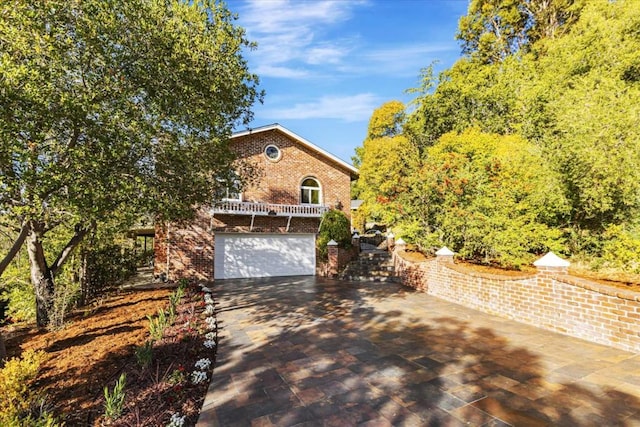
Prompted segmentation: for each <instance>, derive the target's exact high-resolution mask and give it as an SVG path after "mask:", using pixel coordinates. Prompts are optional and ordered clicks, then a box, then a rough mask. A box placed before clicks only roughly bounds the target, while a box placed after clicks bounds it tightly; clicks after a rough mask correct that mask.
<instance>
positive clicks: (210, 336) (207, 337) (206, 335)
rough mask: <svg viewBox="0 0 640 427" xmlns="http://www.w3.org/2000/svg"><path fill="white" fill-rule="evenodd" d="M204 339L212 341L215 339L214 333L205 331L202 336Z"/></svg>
mask: <svg viewBox="0 0 640 427" xmlns="http://www.w3.org/2000/svg"><path fill="white" fill-rule="evenodd" d="M204 339H206V340H207V341H214V340H215V339H216V334H215V333H214V332H207V333H206V334H205V336H204Z"/></svg>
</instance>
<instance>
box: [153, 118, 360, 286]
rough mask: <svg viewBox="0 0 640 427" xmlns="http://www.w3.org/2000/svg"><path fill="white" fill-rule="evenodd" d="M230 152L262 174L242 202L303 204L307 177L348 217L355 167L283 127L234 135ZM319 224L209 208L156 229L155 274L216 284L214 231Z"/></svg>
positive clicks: (307, 229) (324, 200)
mask: <svg viewBox="0 0 640 427" xmlns="http://www.w3.org/2000/svg"><path fill="white" fill-rule="evenodd" d="M268 145H275V146H277V147H278V148H279V149H280V152H281V156H280V158H279V159H278V160H277V161H273V160H270V159H268V158H267V157H266V156H265V155H264V150H265V147H266V146H268ZM230 148H231V149H232V151H233V152H234V153H235V154H236V156H237V158H238V159H243V160H246V161H248V162H250V163H252V164H253V165H255V166H257V167H258V168H259V170H260V176H261V178H260V179H259V181H258V183H257V184H255V185H253V186H251V187H249V188H246V189H245V191H244V192H243V193H242V201H243V202H253V203H273V204H282V205H300V186H301V184H302V182H303V181H304V179H306V178H309V177H311V178H314V179H316V180H317V181H318V183H319V184H320V205H323V206H328V207H332V208H336V207H340V208H341V210H342V211H343V212H344V213H345V214H346V215H347V216H349V215H350V201H351V194H350V191H351V179H352V176H353V174H354V171H353V169H351V170H350V169H349V168H346V167H345V166H344V164H341V163H340V162H339V161H336V160H335V159H333V158H332V157H331V156H330V155H329V156H327V155H325V154H323V153H321V152H319V151H317V150H314V149H313V148H311V147H309V146H308V144H305V143H304V142H301V141H300V140H297V139H296V138H295V137H293V136H292V135H291V134H290V133H289V132H288V131H286V130H284V129H283V128H281V127H273V128H271V129H268V130H258V131H256V132H254V133H247V134H244V135H242V136H237V137H234V138H232V140H231V141H230ZM319 226H320V218H309V217H292V218H291V219H289V218H288V216H286V215H280V216H273V217H272V216H258V215H257V216H255V217H253V218H252V217H251V215H225V214H215V215H212V214H211V213H210V212H209V209H208V208H206V207H205V208H203V209H201V210H200V211H199V212H198V215H197V216H196V218H195V220H194V221H193V222H191V223H189V224H184V225H177V224H169V225H161V224H157V225H156V236H155V239H154V251H155V263H154V266H155V267H154V274H155V275H156V277H162V278H165V279H167V280H178V279H180V278H189V279H195V280H199V281H211V280H213V277H214V271H213V269H214V257H215V233H216V232H225V233H229V232H238V233H249V232H251V233H314V234H315V233H317V232H318V229H319ZM167 260H168V261H167Z"/></svg>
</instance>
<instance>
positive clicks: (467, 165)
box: [360, 0, 640, 269]
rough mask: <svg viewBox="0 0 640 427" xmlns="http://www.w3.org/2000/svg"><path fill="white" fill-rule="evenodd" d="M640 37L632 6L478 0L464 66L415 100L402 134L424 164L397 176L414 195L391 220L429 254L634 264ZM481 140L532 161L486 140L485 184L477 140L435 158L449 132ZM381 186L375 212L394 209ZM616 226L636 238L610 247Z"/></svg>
mask: <svg viewBox="0 0 640 427" xmlns="http://www.w3.org/2000/svg"><path fill="white" fill-rule="evenodd" d="M638 28H640V14H638V12H637V5H636V4H634V2H610V1H606V0H594V1H589V2H586V1H581V0H576V1H571V0H566V1H564V0H558V1H553V2H546V1H537V0H524V1H511V0H474V1H472V2H471V3H470V6H469V13H468V15H467V16H466V17H464V18H463V19H462V20H461V21H460V32H459V34H458V37H459V38H460V39H461V40H463V43H464V44H463V50H464V52H465V53H466V54H467V56H466V57H465V58H462V59H461V60H459V61H458V62H457V63H456V64H455V65H454V66H453V67H451V68H450V69H448V70H445V71H443V72H442V73H441V74H440V75H439V76H437V77H434V76H433V72H432V68H431V67H429V68H426V69H424V70H423V76H422V82H421V88H419V89H415V90H413V92H415V93H417V94H418V97H417V99H416V101H415V102H414V105H415V109H414V111H413V113H411V115H410V116H409V117H408V118H407V121H406V124H405V127H404V130H403V134H402V135H403V136H405V137H406V138H407V139H408V140H409V141H410V142H411V144H413V145H414V146H415V147H416V148H417V150H418V152H419V155H418V156H419V160H418V161H417V162H414V163H413V164H414V165H415V166H414V167H413V168H408V169H409V170H410V172H409V173H408V174H407V176H404V177H401V178H397V177H393V178H391V176H389V177H387V179H389V181H390V182H392V183H393V185H398V183H401V184H402V187H403V191H402V192H400V193H399V194H398V195H396V196H394V198H393V202H394V203H393V204H392V205H391V206H392V208H391V209H390V210H389V211H388V213H387V216H386V218H387V219H389V220H390V225H392V226H393V228H394V230H396V231H397V232H398V233H399V234H401V235H403V236H406V239H407V240H413V241H417V242H420V243H421V244H422V245H424V246H426V247H427V248H428V249H430V248H431V247H432V246H433V247H436V246H437V245H440V244H442V243H443V242H447V243H448V244H449V245H451V246H453V247H456V248H460V252H461V253H462V254H463V255H464V256H466V257H479V258H482V259H485V260H487V261H492V262H493V261H496V260H497V261H498V262H500V263H502V264H504V265H517V264H519V263H520V262H523V260H524V259H525V258H526V257H527V256H526V254H528V253H530V252H536V251H538V250H542V249H544V248H553V249H554V250H560V251H563V250H567V249H569V250H570V252H571V253H572V254H573V255H574V256H577V257H580V256H586V257H588V258H590V257H595V258H597V259H598V260H599V261H598V262H599V263H601V264H606V265H613V263H614V261H613V259H612V258H611V255H607V257H608V258H607V260H606V261H605V258H604V253H605V247H607V248H609V249H607V250H606V253H610V254H612V253H614V252H616V251H615V250H613V249H612V248H613V246H612V245H614V243H613V242H615V241H617V242H619V243H621V242H624V244H623V243H621V244H623V246H624V248H617V249H618V250H620V251H621V252H622V253H626V254H630V255H629V256H630V257H632V256H633V254H634V253H635V249H633V248H634V244H633V243H632V242H633V241H634V239H635V237H634V236H635V235H634V232H633V231H632V230H636V229H637V228H636V227H635V226H634V224H635V223H636V222H637V218H638V216H639V215H640V168H638V165H639V164H640V131H639V129H640V128H639V127H638V126H637V124H638V120H639V118H640V109H639V108H638V106H639V105H640V72H639V71H638V70H640V67H638V65H637V64H638V63H639V61H640V53H639V52H640V32H639V31H638ZM470 128H475V129H479V131H480V133H484V134H497V135H503V137H501V138H504V141H503V142H500V143H499V144H498V145H505V146H507V145H510V144H512V141H510V140H509V139H508V138H511V137H515V136H516V135H518V136H520V137H521V138H522V139H524V140H525V141H529V142H530V144H529V146H528V147H527V148H524V149H522V147H523V146H522V144H520V143H517V144H515V146H514V147H513V148H514V150H515V151H514V152H521V153H524V152H529V153H530V154H531V155H532V156H533V157H531V158H532V159H535V160H533V161H529V160H526V159H525V160H523V159H524V157H522V155H519V156H520V157H519V156H516V157H514V158H510V157H509V156H511V155H506V153H505V152H500V151H497V150H495V149H494V148H490V147H492V146H493V145H494V144H493V143H490V142H487V144H489V145H488V146H487V148H486V150H485V151H484V156H485V157H486V158H485V159H484V160H482V162H485V163H487V166H486V167H487V168H488V169H486V171H484V172H483V169H482V168H478V167H477V165H476V162H479V163H478V165H480V164H482V162H481V161H480V159H482V158H483V154H479V153H482V152H481V150H476V148H477V147H476V145H477V144H476V143H474V142H473V141H472V140H482V138H484V137H481V136H480V135H479V134H477V135H476V136H473V137H472V138H471V140H470V141H461V142H460V145H461V146H463V145H469V146H470V147H469V150H476V151H475V152H474V154H473V155H472V156H471V157H469V153H468V152H465V151H464V150H463V149H458V148H455V149H453V148H452V146H451V144H449V147H447V149H445V150H442V149H437V148H436V147H438V146H440V147H443V146H444V145H443V144H444V143H443V139H444V140H446V139H447V138H450V136H444V135H446V134H447V133H449V132H457V133H458V134H460V135H464V134H465V133H467V132H469V131H468V130H469V129H470ZM476 133H477V131H476ZM497 135H493V136H492V137H491V138H498V139H499V137H498V136H497ZM491 138H490V139H491ZM454 145H455V144H454ZM429 147H432V148H429ZM473 147H476V148H473ZM363 151H364V153H360V154H361V158H362V159H363V161H362V166H363V169H364V172H365V173H364V175H365V179H362V178H361V180H360V181H361V182H363V183H364V182H366V181H367V179H370V178H369V177H368V176H367V175H369V174H370V173H369V172H368V171H367V170H366V158H367V153H366V152H367V151H370V152H372V153H373V152H374V150H373V149H371V150H369V148H368V147H364V150H363ZM525 157H526V156H525ZM470 159H471V160H470ZM496 161H497V162H498V163H497V164H494V163H495V162H496ZM509 162H511V163H513V162H522V163H521V164H519V163H515V164H517V167H516V166H508V165H509ZM539 165H543V167H542V169H544V170H541V167H540V166H539ZM377 166H378V165H376V167H377ZM496 167H497V169H495V168H496ZM514 168H515V170H512V169H514ZM381 169H382V170H384V169H385V168H384V167H382V168H381ZM494 169H495V170H494ZM545 177H546V178H545ZM463 180H466V181H463ZM370 183H371V184H368V185H369V187H370V188H369V190H370V192H371V194H370V195H369V196H368V199H369V200H372V199H373V198H374V197H379V198H381V197H386V195H385V194H384V190H378V188H377V187H378V186H380V184H379V181H376V180H370ZM445 190H446V191H445ZM360 194H361V195H362V194H367V192H366V191H365V190H364V189H360ZM492 194H493V196H491V195H492ZM554 198H556V199H557V200H556V201H555V202H553V201H552V200H553V199H554ZM545 200H546V201H545ZM394 212H397V213H401V215H396V217H394V216H393V213H394ZM471 213H472V214H471ZM371 214H372V215H375V214H376V210H375V209H372V212H371ZM615 227H622V228H621V229H623V230H626V231H624V232H623V233H622V234H620V233H619V232H616V233H613V234H615V235H617V236H618V239H612V238H610V237H609V236H610V234H611V233H612V231H610V230H618V231H619V230H620V229H618V228H615ZM607 230H609V231H607ZM447 236H448V237H447ZM512 237H513V238H514V239H512ZM512 240H513V241H512ZM510 242H511V243H510ZM563 242H566V245H567V246H565V244H563ZM508 244H513V246H514V247H513V248H512V249H507V248H506V247H505V246H506V245H508ZM622 258H623V259H626V258H627V257H626V256H622ZM498 259H499V260H498ZM618 265H620V266H622V265H624V268H625V269H629V268H631V269H633V268H635V267H634V264H633V263H631V264H630V263H629V262H626V261H620V263H618Z"/></svg>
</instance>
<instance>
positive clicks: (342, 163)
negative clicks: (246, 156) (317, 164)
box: [231, 123, 359, 179]
mask: <svg viewBox="0 0 640 427" xmlns="http://www.w3.org/2000/svg"><path fill="white" fill-rule="evenodd" d="M271 130H277V131H279V132H282V133H284V134H285V135H287V136H288V137H290V138H292V139H294V140H296V141H298V142H299V143H300V144H302V145H304V146H305V147H307V148H309V149H310V150H312V151H315V152H316V153H318V154H320V155H321V156H323V157H325V158H326V159H328V160H331V161H332V162H334V163H337V164H338V165H339V166H341V167H343V168H345V169H346V170H348V171H349V173H350V175H351V178H352V179H356V178H358V175H359V172H358V169H356V168H355V167H354V166H353V165H350V164H349V163H347V162H345V161H344V160H341V159H339V158H338V157H336V156H334V155H333V154H331V153H329V152H328V151H326V150H323V149H322V148H320V147H318V146H317V145H315V144H314V143H312V142H311V141H308V140H306V139H304V138H303V137H301V136H300V135H298V134H296V133H294V132H291V131H290V130H289V129H287V128H285V127H284V126H281V125H280V124H278V123H273V124H271V125H266V126H260V127H257V128H253V129H247V130H244V131H240V132H235V133H234V134H233V135H231V138H238V137H241V136H247V135H252V134H255V133H260V132H267V131H271Z"/></svg>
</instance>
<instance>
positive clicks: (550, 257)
mask: <svg viewBox="0 0 640 427" xmlns="http://www.w3.org/2000/svg"><path fill="white" fill-rule="evenodd" d="M533 265H535V266H536V269H537V270H538V274H553V275H556V274H569V265H571V263H570V262H569V261H567V260H565V259H562V258H560V257H559V256H558V255H556V254H554V253H553V252H549V253H547V254H546V255H545V256H543V257H542V258H540V259H539V260H537V261H536V262H534V263H533Z"/></svg>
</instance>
